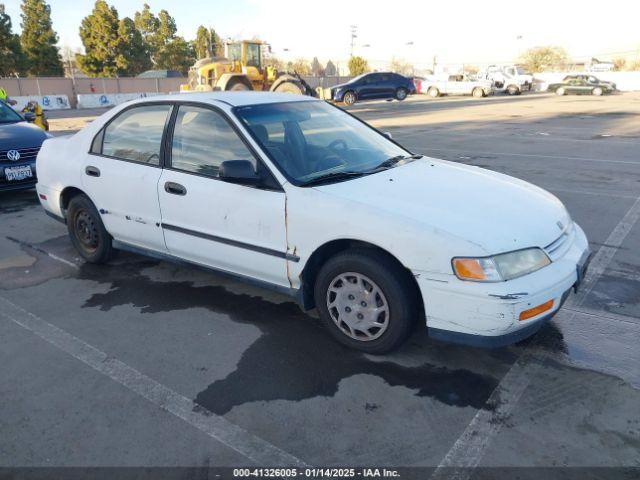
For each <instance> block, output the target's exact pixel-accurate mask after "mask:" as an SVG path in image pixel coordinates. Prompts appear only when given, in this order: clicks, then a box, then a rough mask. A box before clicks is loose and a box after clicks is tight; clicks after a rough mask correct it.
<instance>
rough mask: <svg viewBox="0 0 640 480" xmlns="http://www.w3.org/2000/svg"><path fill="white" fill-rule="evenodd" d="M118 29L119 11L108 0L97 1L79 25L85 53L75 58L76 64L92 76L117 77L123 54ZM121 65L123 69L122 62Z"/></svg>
mask: <svg viewBox="0 0 640 480" xmlns="http://www.w3.org/2000/svg"><path fill="white" fill-rule="evenodd" d="M124 28H126V27H124V26H123V30H124ZM119 30H120V21H119V20H118V11H117V10H116V9H115V8H114V7H110V6H109V5H108V4H107V2H106V1H105V0H96V3H95V4H94V6H93V10H92V12H91V13H90V14H89V15H87V16H86V17H84V18H83V19H82V23H81V24H80V39H81V40H82V44H83V45H84V50H85V53H84V55H82V54H78V55H76V61H77V62H78V66H79V67H80V69H81V70H82V71H83V72H84V73H86V74H87V75H89V76H90V77H98V76H106V77H112V76H114V75H117V74H118V68H119V66H118V59H119V57H120V55H121V53H122V46H121V39H120V35H119ZM120 63H121V65H120V66H122V60H121V62H120ZM125 70H126V68H125Z"/></svg>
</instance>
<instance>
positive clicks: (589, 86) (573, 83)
mask: <svg viewBox="0 0 640 480" xmlns="http://www.w3.org/2000/svg"><path fill="white" fill-rule="evenodd" d="M593 79H595V80H596V81H595V82H594V81H592V80H593ZM614 90H615V84H613V85H612V84H610V83H605V82H600V81H599V80H598V79H597V78H596V77H594V76H593V75H568V76H566V77H565V78H564V80H562V82H560V83H550V84H549V86H548V87H547V91H548V92H552V93H555V94H556V95H560V96H562V95H568V94H574V95H596V96H600V95H605V94H608V93H613V91H614Z"/></svg>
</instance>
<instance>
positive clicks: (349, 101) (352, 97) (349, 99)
mask: <svg viewBox="0 0 640 480" xmlns="http://www.w3.org/2000/svg"><path fill="white" fill-rule="evenodd" d="M357 100H358V98H357V97H356V94H355V92H352V91H351V90H349V91H348V92H345V93H344V95H343V96H342V101H343V102H344V104H345V105H353V104H354V103H356V101H357Z"/></svg>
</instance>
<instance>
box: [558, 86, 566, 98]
mask: <svg viewBox="0 0 640 480" xmlns="http://www.w3.org/2000/svg"><path fill="white" fill-rule="evenodd" d="M565 93H567V91H566V90H565V89H564V87H560V88H558V89H557V90H556V95H558V96H560V97H561V96H563V95H564V94H565Z"/></svg>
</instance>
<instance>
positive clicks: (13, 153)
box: [7, 150, 20, 162]
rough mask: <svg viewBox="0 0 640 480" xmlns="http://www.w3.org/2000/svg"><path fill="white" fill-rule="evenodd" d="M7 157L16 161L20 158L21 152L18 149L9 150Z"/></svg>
mask: <svg viewBox="0 0 640 480" xmlns="http://www.w3.org/2000/svg"><path fill="white" fill-rule="evenodd" d="M7 158H8V159H9V160H12V161H14V162H16V161H18V160H20V152H19V151H17V150H9V151H8V152H7Z"/></svg>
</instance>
